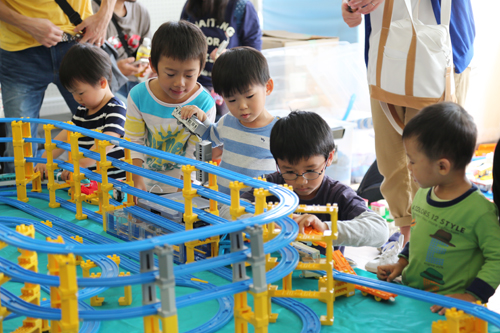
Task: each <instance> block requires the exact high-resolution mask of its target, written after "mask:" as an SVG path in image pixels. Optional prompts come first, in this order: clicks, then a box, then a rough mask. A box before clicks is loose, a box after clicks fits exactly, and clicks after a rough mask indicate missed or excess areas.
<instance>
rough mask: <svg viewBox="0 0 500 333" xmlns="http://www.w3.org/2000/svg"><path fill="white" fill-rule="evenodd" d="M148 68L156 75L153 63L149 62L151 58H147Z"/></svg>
mask: <svg viewBox="0 0 500 333" xmlns="http://www.w3.org/2000/svg"><path fill="white" fill-rule="evenodd" d="M149 67H150V68H151V71H152V72H153V73H154V74H156V75H158V71H157V70H156V68H155V66H153V63H152V62H151V57H149Z"/></svg>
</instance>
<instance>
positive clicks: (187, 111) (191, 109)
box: [181, 105, 207, 122]
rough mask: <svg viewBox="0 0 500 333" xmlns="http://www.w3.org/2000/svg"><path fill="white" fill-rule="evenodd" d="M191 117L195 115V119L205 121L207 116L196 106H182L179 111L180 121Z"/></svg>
mask: <svg viewBox="0 0 500 333" xmlns="http://www.w3.org/2000/svg"><path fill="white" fill-rule="evenodd" d="M192 115H196V117H197V118H198V119H199V120H200V121H201V122H203V121H205V119H207V115H206V113H205V112H203V111H202V110H200V108H199V107H197V106H196V105H186V106H183V107H182V109H181V118H182V119H189V118H191V116H192Z"/></svg>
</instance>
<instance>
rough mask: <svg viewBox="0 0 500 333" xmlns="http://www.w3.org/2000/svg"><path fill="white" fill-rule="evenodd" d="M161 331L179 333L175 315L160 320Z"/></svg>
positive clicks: (163, 332)
mask: <svg viewBox="0 0 500 333" xmlns="http://www.w3.org/2000/svg"><path fill="white" fill-rule="evenodd" d="M160 320H161V331H162V333H167V332H168V333H177V332H179V324H178V318H177V315H173V316H170V317H165V318H161V317H160ZM0 333H1V332H0Z"/></svg>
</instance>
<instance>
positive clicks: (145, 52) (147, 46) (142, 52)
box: [135, 37, 151, 77]
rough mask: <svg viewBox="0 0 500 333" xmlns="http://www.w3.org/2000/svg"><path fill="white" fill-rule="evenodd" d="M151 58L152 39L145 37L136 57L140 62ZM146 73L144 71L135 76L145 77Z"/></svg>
mask: <svg viewBox="0 0 500 333" xmlns="http://www.w3.org/2000/svg"><path fill="white" fill-rule="evenodd" d="M150 56H151V39H150V38H148V37H144V39H143V41H142V44H141V46H139V48H138V49H137V55H136V57H135V60H136V61H139V60H141V59H142V58H146V59H148V58H149V57H150ZM144 71H145V70H144ZM144 71H142V72H141V73H139V74H135V76H137V77H143V76H144Z"/></svg>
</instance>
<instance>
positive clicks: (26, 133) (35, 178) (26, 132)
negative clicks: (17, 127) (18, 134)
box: [21, 122, 42, 192]
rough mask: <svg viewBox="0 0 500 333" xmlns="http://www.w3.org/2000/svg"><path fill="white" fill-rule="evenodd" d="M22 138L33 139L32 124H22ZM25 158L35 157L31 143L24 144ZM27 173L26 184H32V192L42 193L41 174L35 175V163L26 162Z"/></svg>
mask: <svg viewBox="0 0 500 333" xmlns="http://www.w3.org/2000/svg"><path fill="white" fill-rule="evenodd" d="M21 128H22V132H23V133H22V136H23V138H31V124H30V123H27V122H23V123H22V126H21ZM23 149H24V157H33V144H32V143H31V142H24V144H23ZM25 162H26V163H25V172H26V182H30V181H31V183H32V185H33V186H32V188H31V192H41V191H42V181H41V177H40V173H39V172H36V173H35V166H34V165H33V162H28V161H25Z"/></svg>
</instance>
